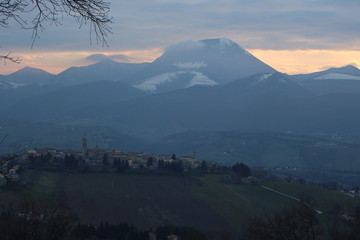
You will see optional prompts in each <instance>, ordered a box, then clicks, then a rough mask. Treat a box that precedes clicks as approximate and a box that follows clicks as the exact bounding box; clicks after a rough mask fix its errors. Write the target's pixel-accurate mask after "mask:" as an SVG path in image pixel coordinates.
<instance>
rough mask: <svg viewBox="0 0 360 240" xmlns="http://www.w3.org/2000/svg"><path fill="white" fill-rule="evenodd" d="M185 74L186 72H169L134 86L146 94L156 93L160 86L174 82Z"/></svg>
mask: <svg viewBox="0 0 360 240" xmlns="http://www.w3.org/2000/svg"><path fill="white" fill-rule="evenodd" d="M183 73H185V72H184V71H179V72H167V73H163V74H160V75H157V76H155V77H151V78H147V79H145V81H144V82H143V83H140V84H137V85H134V87H135V88H137V89H140V90H142V91H145V92H156V91H157V87H156V86H158V85H160V84H162V83H165V82H172V81H174V80H175V79H176V78H177V77H178V75H179V74H183Z"/></svg>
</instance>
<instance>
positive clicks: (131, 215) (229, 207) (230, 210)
mask: <svg viewBox="0 0 360 240" xmlns="http://www.w3.org/2000/svg"><path fill="white" fill-rule="evenodd" d="M23 177H24V178H25V179H26V180H27V182H28V186H29V187H28V188H26V189H25V190H22V191H19V192H11V191H4V190H0V203H6V202H7V201H9V200H18V199H21V198H23V197H24V196H30V197H33V198H36V199H38V200H41V201H47V202H55V196H58V197H60V198H58V199H61V200H62V201H65V203H66V204H67V205H68V206H69V207H70V208H72V209H73V211H74V212H75V213H77V214H78V216H79V217H80V219H82V220H83V221H86V222H92V223H99V222H101V221H105V220H107V221H110V222H120V221H127V222H129V223H133V224H135V225H136V226H139V227H144V228H149V227H155V226H158V225H166V224H171V225H180V226H181V225H187V226H193V227H195V228H198V229H201V230H204V231H208V232H209V231H210V232H221V231H229V232H233V231H234V228H236V229H241V228H242V226H243V224H244V223H245V222H246V220H247V219H248V218H249V217H250V216H252V215H254V214H263V213H268V212H271V211H274V210H278V209H281V208H283V207H285V206H291V205H295V204H297V203H296V201H294V200H292V199H289V198H287V197H284V196H282V195H279V194H277V193H274V192H271V191H268V190H266V189H263V188H261V187H259V186H249V185H234V184H225V183H222V182H221V181H220V180H219V178H220V176H219V175H204V176H202V177H200V178H190V180H189V179H184V178H183V177H178V176H154V175H121V174H117V173H91V174H79V173H57V172H45V171H43V172H40V171H35V170H26V171H25V173H24V174H23ZM189 183H190V184H189ZM199 183H201V184H199ZM264 184H265V185H266V186H268V187H271V188H274V189H276V190H278V191H281V192H284V193H286V194H289V195H291V196H294V197H298V196H299V195H303V196H305V197H307V196H309V197H310V198H311V199H312V200H313V201H312V205H313V206H314V207H316V208H319V209H320V210H323V211H325V210H327V209H329V208H331V207H332V206H333V205H334V204H335V203H339V204H340V205H342V206H343V207H344V208H345V210H347V209H350V208H352V207H354V206H355V205H357V204H359V203H360V201H359V199H353V198H350V197H348V196H346V195H344V194H341V193H338V192H335V191H329V190H325V189H322V188H319V187H316V186H308V185H300V184H294V183H273V182H268V183H264Z"/></svg>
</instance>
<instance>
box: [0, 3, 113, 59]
mask: <svg viewBox="0 0 360 240" xmlns="http://www.w3.org/2000/svg"><path fill="white" fill-rule="evenodd" d="M109 11H110V2H108V1H105V0H0V27H8V26H9V23H10V22H11V21H15V22H16V23H17V24H18V25H20V27H21V28H22V29H26V30H32V32H33V34H32V39H33V41H32V44H31V47H33V46H34V44H35V41H36V39H38V38H39V34H40V32H41V31H43V30H45V23H50V24H54V25H56V26H57V25H61V19H62V18H63V17H64V16H69V17H72V18H74V19H76V20H77V21H78V22H79V27H80V28H81V27H82V26H83V25H85V24H87V23H89V25H90V44H91V38H92V36H93V35H92V33H94V34H95V35H94V38H95V41H96V44H100V43H101V44H102V45H103V46H108V44H107V41H106V39H107V37H108V34H111V33H112V32H111V27H110V26H109V25H110V24H111V23H112V21H111V20H112V19H111V18H110V17H109ZM27 19H30V20H27ZM0 59H3V60H9V61H12V62H15V63H19V62H20V59H19V58H15V57H11V56H10V52H9V53H8V54H0Z"/></svg>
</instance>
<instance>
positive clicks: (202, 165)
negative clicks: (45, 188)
mask: <svg viewBox="0 0 360 240" xmlns="http://www.w3.org/2000/svg"><path fill="white" fill-rule="evenodd" d="M22 166H32V167H45V168H52V169H60V168H61V169H74V170H80V171H81V170H84V171H97V170H104V169H116V170H117V171H119V172H122V171H126V170H134V171H136V170H139V171H151V170H161V169H164V170H171V171H173V172H184V171H190V170H196V169H197V170H207V171H211V172H214V171H217V170H220V169H221V168H222V166H221V165H219V164H216V163H211V162H207V161H201V160H197V159H196V153H195V152H193V154H192V155H191V156H181V157H177V156H176V155H175V154H172V155H166V154H149V153H144V152H123V151H120V150H115V149H114V150H112V151H110V152H107V151H105V150H104V149H101V148H100V147H99V146H98V145H96V146H95V147H94V148H90V147H89V146H88V141H87V138H86V137H83V139H82V148H81V151H76V150H60V149H55V148H34V149H30V150H27V151H24V152H23V153H21V154H7V155H3V156H2V157H1V161H0V186H1V184H4V183H5V182H6V180H8V181H10V180H11V181H18V180H20V178H19V171H20V170H21V168H22Z"/></svg>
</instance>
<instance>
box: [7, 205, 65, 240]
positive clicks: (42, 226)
mask: <svg viewBox="0 0 360 240" xmlns="http://www.w3.org/2000/svg"><path fill="white" fill-rule="evenodd" d="M71 222H72V217H71V215H70V214H69V212H68V211H67V210H65V209H58V208H54V207H52V206H46V205H42V204H39V203H37V202H34V201H28V200H25V201H22V202H21V204H20V206H19V207H13V206H9V207H7V208H6V209H5V210H3V211H2V212H0V233H1V234H0V236H1V237H0V238H1V239H7V240H17V239H25V240H28V239H29V240H35V239H37V240H61V239H68V237H69V236H70V234H71V231H72V226H71Z"/></svg>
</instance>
